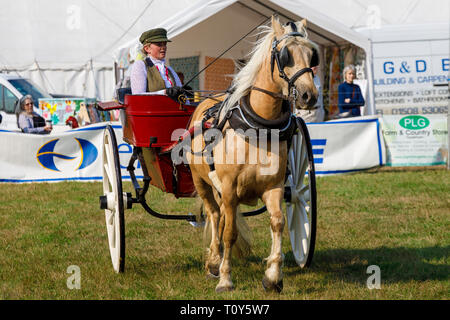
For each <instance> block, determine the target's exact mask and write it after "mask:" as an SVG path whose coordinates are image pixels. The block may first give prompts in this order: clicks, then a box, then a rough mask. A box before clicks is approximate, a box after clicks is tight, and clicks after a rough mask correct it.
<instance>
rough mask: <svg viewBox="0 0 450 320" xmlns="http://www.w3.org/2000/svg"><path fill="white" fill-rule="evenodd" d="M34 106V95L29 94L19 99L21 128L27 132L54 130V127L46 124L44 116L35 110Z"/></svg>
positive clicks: (41, 132) (19, 123)
mask: <svg viewBox="0 0 450 320" xmlns="http://www.w3.org/2000/svg"><path fill="white" fill-rule="evenodd" d="M33 106H34V102H33V97H32V96H31V95H29V94H27V95H26V96H24V97H22V98H21V99H20V100H19V114H18V125H19V128H20V129H22V132H25V133H37V134H47V133H50V132H51V131H52V127H51V126H48V125H46V124H45V120H44V118H42V117H41V116H40V115H38V114H37V113H36V112H34V110H33Z"/></svg>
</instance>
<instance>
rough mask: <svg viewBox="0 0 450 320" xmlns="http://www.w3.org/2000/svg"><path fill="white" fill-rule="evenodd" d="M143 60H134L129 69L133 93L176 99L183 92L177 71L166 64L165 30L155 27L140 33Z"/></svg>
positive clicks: (167, 40) (166, 40)
mask: <svg viewBox="0 0 450 320" xmlns="http://www.w3.org/2000/svg"><path fill="white" fill-rule="evenodd" d="M139 41H140V42H141V43H142V45H143V48H142V52H143V54H144V57H145V59H144V60H136V61H135V62H134V64H133V66H132V69H131V75H130V81H131V92H132V93H133V94H149V95H167V96H169V97H170V98H172V99H174V100H175V101H178V98H179V97H180V95H182V94H183V89H182V88H181V86H182V83H181V81H180V79H179V78H178V75H177V73H176V72H175V71H174V70H173V69H172V68H171V67H169V66H167V65H166V59H165V58H166V53H167V42H171V41H170V40H169V39H167V30H165V29H163V28H156V29H151V30H148V31H145V32H144V33H142V35H141V37H140V38H139Z"/></svg>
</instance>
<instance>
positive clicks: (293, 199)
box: [100, 95, 317, 273]
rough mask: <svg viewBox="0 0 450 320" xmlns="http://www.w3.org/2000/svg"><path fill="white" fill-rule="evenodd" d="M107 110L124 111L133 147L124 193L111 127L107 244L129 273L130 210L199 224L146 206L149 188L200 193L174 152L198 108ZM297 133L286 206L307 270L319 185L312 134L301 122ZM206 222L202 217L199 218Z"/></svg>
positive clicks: (129, 101)
mask: <svg viewBox="0 0 450 320" xmlns="http://www.w3.org/2000/svg"><path fill="white" fill-rule="evenodd" d="M101 108H102V110H113V109H121V110H123V113H122V114H123V115H124V126H123V128H122V130H123V140H124V141H125V142H127V143H128V144H130V145H132V146H133V153H132V156H131V158H130V161H129V163H128V166H127V171H128V172H129V175H130V178H131V181H132V184H133V187H134V196H133V194H132V193H131V192H124V191H123V186H122V174H121V167H120V161H119V152H118V148H117V140H116V135H115V133H114V129H113V127H112V126H110V125H108V126H107V127H106V129H105V131H104V138H103V151H102V155H103V193H104V194H103V195H102V196H100V207H101V209H104V210H105V218H106V227H107V233H108V244H109V250H110V254H111V260H112V265H113V268H114V271H115V272H117V273H119V272H123V271H124V268H125V216H124V212H125V210H126V209H131V208H132V206H133V204H140V205H141V206H142V207H143V208H144V209H145V211H147V212H148V213H149V214H151V215H152V216H154V217H156V218H161V219H172V220H186V221H189V222H197V223H200V222H201V221H197V220H198V219H199V216H198V215H192V214H176V215H174V214H164V213H159V212H156V211H154V210H153V209H152V208H151V207H150V205H149V204H147V202H146V199H145V195H146V193H147V191H148V189H149V187H150V185H152V186H154V187H156V188H159V189H161V190H162V191H164V192H168V193H172V194H174V195H175V197H177V198H179V197H195V188H194V185H193V182H192V177H191V175H190V172H189V167H188V166H187V165H186V164H179V165H174V164H173V161H172V159H171V154H170V152H167V150H173V146H174V145H175V144H176V143H177V142H178V141H177V140H175V141H173V137H172V136H171V134H172V132H174V131H175V130H177V129H183V128H186V127H187V124H188V122H189V119H190V117H191V115H192V112H193V111H194V109H195V106H193V105H181V104H178V103H176V102H175V101H173V100H172V99H170V98H168V97H166V96H149V95H125V96H124V100H122V101H120V102H119V104H117V105H114V106H107V105H104V106H103V107H101ZM296 120H297V130H296V134H295V135H294V137H293V140H292V144H291V148H290V150H289V161H288V168H289V170H288V175H287V177H286V185H285V193H284V200H285V203H286V215H287V223H288V229H289V237H290V241H291V246H292V252H293V255H294V258H295V261H296V262H297V264H298V265H299V266H300V267H302V268H304V267H308V266H309V265H310V264H311V261H312V257H313V253H314V244H315V236H316V210H317V204H316V201H317V200H316V198H317V197H316V185H315V172H314V160H313V153H312V147H311V142H310V138H309V134H308V129H307V126H306V124H305V122H304V121H303V120H302V119H301V118H297V119H296ZM137 160H139V162H140V164H141V166H142V171H143V179H142V181H141V182H140V181H138V179H137V178H136V175H135V173H134V171H135V163H136V161H137ZM265 211H266V208H265V206H263V207H261V208H258V209H256V210H254V211H248V212H244V213H243V215H244V216H245V217H249V216H255V215H258V214H262V213H264V212H265ZM200 217H201V216H200Z"/></svg>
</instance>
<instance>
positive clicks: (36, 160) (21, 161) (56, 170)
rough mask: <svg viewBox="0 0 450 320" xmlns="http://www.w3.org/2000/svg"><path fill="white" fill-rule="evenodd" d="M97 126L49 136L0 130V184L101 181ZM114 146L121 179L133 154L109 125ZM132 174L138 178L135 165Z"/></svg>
mask: <svg viewBox="0 0 450 320" xmlns="http://www.w3.org/2000/svg"><path fill="white" fill-rule="evenodd" d="M106 125H107V123H99V124H96V125H92V126H86V127H82V128H78V129H74V130H68V131H65V132H59V133H58V132H57V133H52V134H49V135H38V134H25V133H21V132H14V131H7V130H0V148H1V150H2V152H1V156H0V182H13V183H14V182H19V183H20V182H58V181H65V180H69V181H70V180H75V181H99V180H102V165H103V159H102V152H103V132H104V129H105V128H106ZM112 125H113V128H114V131H115V134H116V138H117V145H118V152H119V158H120V164H121V168H122V176H123V179H130V177H129V174H128V171H127V170H126V166H127V165H128V161H129V159H130V157H131V153H132V151H133V149H132V146H130V145H129V144H127V143H125V142H124V141H123V140H122V127H121V125H120V124H119V123H118V122H117V123H112ZM135 166H136V167H137V168H136V171H135V174H136V176H137V177H140V178H142V170H141V167H140V164H139V163H136V164H135Z"/></svg>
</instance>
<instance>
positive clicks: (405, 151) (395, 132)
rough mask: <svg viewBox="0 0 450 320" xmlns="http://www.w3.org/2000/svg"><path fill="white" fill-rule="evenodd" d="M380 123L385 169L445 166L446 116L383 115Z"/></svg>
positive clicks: (446, 144) (446, 152)
mask: <svg viewBox="0 0 450 320" xmlns="http://www.w3.org/2000/svg"><path fill="white" fill-rule="evenodd" d="M381 121H382V128H383V129H382V132H383V137H384V140H385V144H386V165H387V166H428V165H444V164H446V163H447V161H448V129H447V115H427V116H424V115H409V116H400V115H384V116H383V117H382V118H381Z"/></svg>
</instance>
